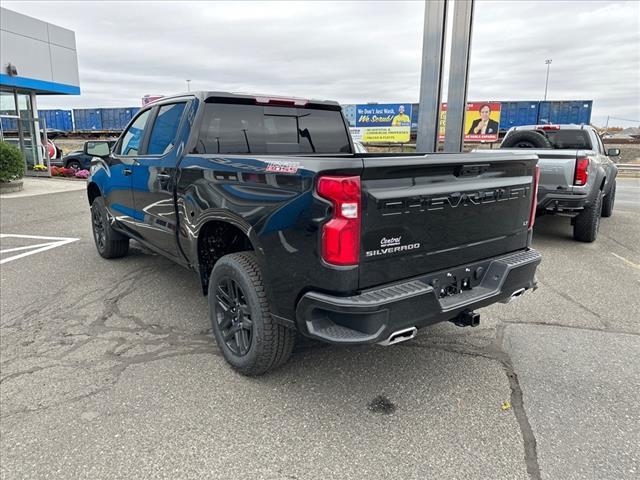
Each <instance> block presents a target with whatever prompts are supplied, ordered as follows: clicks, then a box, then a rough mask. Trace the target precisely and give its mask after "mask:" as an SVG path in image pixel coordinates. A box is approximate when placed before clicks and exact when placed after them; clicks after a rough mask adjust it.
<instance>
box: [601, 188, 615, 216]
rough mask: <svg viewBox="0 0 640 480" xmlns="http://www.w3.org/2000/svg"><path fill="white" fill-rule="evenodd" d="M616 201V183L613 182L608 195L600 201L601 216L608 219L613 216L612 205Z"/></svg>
mask: <svg viewBox="0 0 640 480" xmlns="http://www.w3.org/2000/svg"><path fill="white" fill-rule="evenodd" d="M615 201H616V182H615V180H614V182H613V185H611V189H610V190H609V194H608V195H607V196H605V197H604V199H603V200H602V216H603V217H610V216H611V215H613V204H614V203H615Z"/></svg>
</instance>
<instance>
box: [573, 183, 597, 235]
mask: <svg viewBox="0 0 640 480" xmlns="http://www.w3.org/2000/svg"><path fill="white" fill-rule="evenodd" d="M601 213H602V193H600V192H598V196H597V197H596V201H595V202H593V204H592V205H589V206H588V207H585V209H584V210H583V211H582V212H580V215H578V216H577V217H576V218H575V223H574V224H573V238H574V239H576V240H578V241H579V242H593V241H594V240H595V239H596V237H597V236H598V228H599V227H600V214H601Z"/></svg>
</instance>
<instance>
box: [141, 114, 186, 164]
mask: <svg viewBox="0 0 640 480" xmlns="http://www.w3.org/2000/svg"><path fill="white" fill-rule="evenodd" d="M184 107H185V103H184V102H182V103H172V104H170V105H163V106H161V107H160V110H159V111H158V116H157V117H156V120H155V122H154V123H153V129H152V130H151V136H150V137H149V146H148V148H147V154H148V155H163V154H165V153H167V152H168V151H169V150H171V149H172V148H173V143H174V142H175V138H176V135H177V133H178V127H179V126H180V119H181V118H182V112H184Z"/></svg>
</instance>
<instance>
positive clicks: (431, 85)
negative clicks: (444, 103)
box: [416, 0, 448, 153]
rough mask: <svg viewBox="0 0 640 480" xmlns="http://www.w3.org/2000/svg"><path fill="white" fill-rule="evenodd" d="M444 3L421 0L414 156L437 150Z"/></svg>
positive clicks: (443, 40)
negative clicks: (419, 57)
mask: <svg viewBox="0 0 640 480" xmlns="http://www.w3.org/2000/svg"><path fill="white" fill-rule="evenodd" d="M447 1H448V0H425V5H424V32H423V35H422V69H421V75H420V105H419V111H418V133H417V136H416V152H417V153H418V152H419V153H428V152H435V151H436V149H437V147H438V129H439V124H440V118H439V113H440V99H441V93H442V65H443V64H444V42H445V34H446V26H447V22H446V17H447Z"/></svg>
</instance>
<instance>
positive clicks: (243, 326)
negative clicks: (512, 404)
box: [88, 92, 540, 375]
mask: <svg viewBox="0 0 640 480" xmlns="http://www.w3.org/2000/svg"><path fill="white" fill-rule="evenodd" d="M89 153H90V154H92V155H93V156H94V158H93V160H92V163H91V176H90V178H89V182H88V199H89V203H90V205H91V216H92V226H93V234H94V238H95V243H96V246H97V249H98V252H99V254H100V255H101V256H103V257H105V258H116V257H122V256H124V255H126V254H127V251H128V248H129V240H130V239H134V240H136V241H138V242H140V243H141V244H142V245H144V246H146V247H148V248H149V249H151V250H153V251H156V252H158V253H160V254H162V255H165V256H166V257H169V258H170V259H172V260H174V261H176V262H177V263H179V264H181V265H184V266H185V267H187V268H190V269H192V270H194V271H195V272H196V273H197V274H198V275H199V277H200V282H201V285H202V291H203V293H204V294H205V295H208V301H209V312H210V314H209V315H210V319H211V324H212V328H213V334H214V336H215V338H216V340H217V343H218V345H219V347H220V349H221V350H222V352H223V354H224V357H225V358H226V360H227V361H228V362H229V363H230V364H231V365H232V366H233V367H234V368H236V369H237V370H239V371H240V372H242V373H244V374H247V375H259V374H262V373H264V372H266V371H268V370H270V369H273V368H275V367H277V366H279V365H281V364H283V363H284V362H286V360H287V359H288V357H289V355H290V353H291V350H292V348H293V344H294V340H295V336H296V332H299V333H301V334H302V335H306V336H308V337H312V338H315V339H319V340H322V341H325V342H329V343H333V344H372V343H378V344H382V345H391V344H394V343H397V342H401V341H404V340H409V339H411V338H413V337H414V336H415V335H416V332H417V329H418V328H421V327H424V326H427V325H430V324H433V323H436V322H441V321H453V322H455V323H456V324H458V325H461V326H466V325H471V326H474V325H477V323H478V321H479V314H478V313H476V312H474V310H476V309H478V308H480V307H484V306H486V305H489V304H492V303H495V302H509V301H511V300H513V299H515V298H517V297H519V296H520V295H522V294H523V293H524V292H525V291H526V290H528V289H531V288H533V287H534V286H535V280H534V274H535V270H536V267H537V265H538V264H539V262H540V255H539V254H538V253H537V252H536V251H534V250H532V249H531V248H529V245H530V241H531V234H532V227H533V221H534V218H535V206H536V200H535V197H536V190H537V189H536V186H537V185H536V182H537V166H536V162H537V157H536V156H535V155H527V154H524V155H523V154H518V155H516V154H513V153H501V152H495V153H493V154H492V155H484V154H482V155H481V154H431V155H416V154H402V155H399V154H373V153H354V146H353V142H352V140H351V137H350V135H349V131H348V127H347V124H346V122H345V119H344V117H343V115H342V111H341V108H340V106H339V105H338V104H337V103H335V102H330V101H316V100H302V99H290V98H274V97H267V96H252V95H240V94H228V93H220V92H198V93H189V94H185V95H180V96H174V97H165V98H162V99H161V100H159V101H157V102H154V103H152V104H150V105H147V106H146V107H144V108H143V109H142V110H141V111H140V113H139V114H138V115H137V116H136V117H135V118H134V119H133V120H132V121H131V123H130V124H129V126H128V127H127V128H126V129H125V131H124V132H123V134H122V136H121V137H120V139H119V140H118V141H117V142H116V144H115V145H114V146H113V148H112V149H110V148H109V145H108V144H107V143H104V142H93V143H92V145H91V148H90V151H89ZM167 293H168V294H169V293H170V292H167ZM157 313H158V315H162V312H157Z"/></svg>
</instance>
